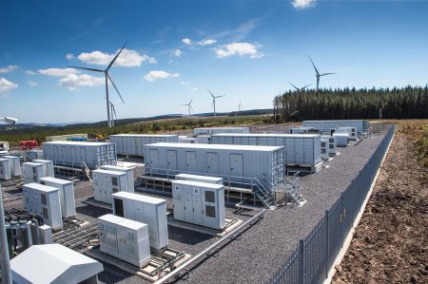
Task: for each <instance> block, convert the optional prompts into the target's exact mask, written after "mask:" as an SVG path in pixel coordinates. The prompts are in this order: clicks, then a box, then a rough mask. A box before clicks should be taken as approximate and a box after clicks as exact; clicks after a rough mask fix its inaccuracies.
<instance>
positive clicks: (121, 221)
mask: <svg viewBox="0 0 428 284" xmlns="http://www.w3.org/2000/svg"><path fill="white" fill-rule="evenodd" d="M98 220H102V221H105V222H111V223H113V224H117V225H120V226H123V227H126V228H129V229H133V230H139V229H141V228H144V227H146V226H147V224H145V223H141V222H138V221H134V220H130V219H125V218H122V217H120V216H116V215H113V214H106V215H103V216H101V217H98Z"/></svg>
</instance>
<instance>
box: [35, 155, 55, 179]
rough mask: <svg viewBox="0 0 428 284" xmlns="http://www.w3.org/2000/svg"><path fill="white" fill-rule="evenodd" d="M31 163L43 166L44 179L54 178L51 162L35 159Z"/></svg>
mask: <svg viewBox="0 0 428 284" xmlns="http://www.w3.org/2000/svg"><path fill="white" fill-rule="evenodd" d="M33 163H39V164H42V165H43V171H44V173H45V177H54V176H55V174H54V166H53V161H49V160H43V159H35V160H33Z"/></svg>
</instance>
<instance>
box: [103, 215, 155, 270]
mask: <svg viewBox="0 0 428 284" xmlns="http://www.w3.org/2000/svg"><path fill="white" fill-rule="evenodd" d="M97 222H98V231H99V233H98V234H99V241H100V250H101V252H103V253H106V254H109V255H111V256H114V257H116V258H119V259H121V260H124V261H126V262H128V263H131V264H133V265H135V266H137V267H139V268H142V267H144V266H145V265H146V264H148V263H149V262H150V260H151V256H150V246H149V230H148V226H147V224H144V223H140V222H136V221H133V220H129V219H125V218H122V217H119V216H115V215H112V214H107V215H104V216H101V217H99V218H98V221H97Z"/></svg>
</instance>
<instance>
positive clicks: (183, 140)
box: [178, 136, 198, 144]
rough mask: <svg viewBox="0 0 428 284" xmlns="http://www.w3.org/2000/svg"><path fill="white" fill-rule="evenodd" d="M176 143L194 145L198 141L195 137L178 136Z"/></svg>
mask: <svg viewBox="0 0 428 284" xmlns="http://www.w3.org/2000/svg"><path fill="white" fill-rule="evenodd" d="M178 143H188V144H195V143H198V139H197V138H195V137H187V136H178Z"/></svg>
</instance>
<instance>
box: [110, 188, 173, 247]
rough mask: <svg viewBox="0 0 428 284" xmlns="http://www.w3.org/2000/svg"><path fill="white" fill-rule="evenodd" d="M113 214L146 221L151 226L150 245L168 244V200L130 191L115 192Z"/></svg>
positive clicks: (164, 245) (162, 245) (161, 245)
mask: <svg viewBox="0 0 428 284" xmlns="http://www.w3.org/2000/svg"><path fill="white" fill-rule="evenodd" d="M113 214H114V215H117V216H120V217H124V218H127V219H131V220H134V221H138V222H142V223H146V224H147V225H148V226H149V239H150V246H151V247H153V248H155V249H162V248H164V247H166V246H167V245H168V222H167V216H166V200H165V199H160V198H155V197H150V196H145V195H140V194H135V193H129V192H118V193H115V194H113Z"/></svg>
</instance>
